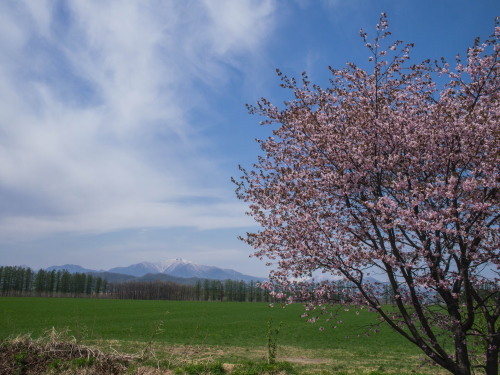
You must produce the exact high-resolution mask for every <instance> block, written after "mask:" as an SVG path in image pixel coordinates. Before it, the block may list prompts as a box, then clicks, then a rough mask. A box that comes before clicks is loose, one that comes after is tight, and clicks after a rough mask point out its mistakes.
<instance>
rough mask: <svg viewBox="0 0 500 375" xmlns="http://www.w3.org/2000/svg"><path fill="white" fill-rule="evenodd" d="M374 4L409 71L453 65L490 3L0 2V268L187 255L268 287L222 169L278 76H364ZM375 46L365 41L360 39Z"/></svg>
mask: <svg viewBox="0 0 500 375" xmlns="http://www.w3.org/2000/svg"><path fill="white" fill-rule="evenodd" d="M382 11H385V12H387V14H388V16H389V24H390V30H391V31H392V33H393V36H394V37H395V38H397V39H401V40H404V41H405V42H413V43H415V49H414V51H413V54H412V61H414V62H419V61H420V60H423V59H426V58H432V59H434V58H439V57H441V56H444V57H445V58H447V59H448V60H449V61H453V59H454V56H455V55H456V54H457V53H461V54H463V53H464V52H465V49H466V48H467V46H469V45H470V44H471V43H472V41H473V39H474V38H475V37H476V36H481V37H483V38H484V37H486V36H488V35H489V34H491V32H492V31H493V23H494V17H495V16H498V15H500V3H498V2H497V1H495V0H433V1H430V0H420V1H414V0H380V1H377V0H310V1H308V0H288V1H286V0H186V1H183V0H178V1H174V0H172V1H168V0H165V1H159V0H158V1H145V0H143V1H103V0H95V1H94V0H74V1H44V0H31V1H28V0H26V1H22V0H19V1H18V0H6V1H2V2H0V51H1V53H0V264H2V265H28V266H31V267H33V268H40V267H47V266H50V265H60V264H65V263H73V264H80V265H82V266H84V267H88V268H94V269H108V268H111V267H115V266H126V265H129V264H132V263H137V262H140V261H157V260H163V259H169V258H177V257H183V258H186V259H189V260H192V261H194V262H196V263H201V264H207V265H216V266H222V267H226V268H233V269H236V270H238V271H240V272H244V273H247V274H253V275H256V276H265V275H266V274H267V270H266V268H265V266H264V264H263V263H262V262H260V261H258V260H256V259H250V258H249V255H250V254H251V252H252V249H251V248H249V247H248V246H247V245H245V244H243V243H241V242H240V241H239V240H238V239H237V236H238V235H239V234H244V233H245V232H246V231H252V230H256V229H257V228H256V227H255V226H254V224H253V222H252V220H251V219H250V218H249V217H247V216H246V215H245V214H244V212H245V206H244V204H242V202H238V200H237V199H236V198H235V195H234V186H233V185H232V184H231V182H230V178H231V176H239V172H238V164H242V165H246V166H249V165H250V164H251V163H252V161H254V160H255V159H256V157H257V155H258V153H259V149H258V147H257V145H256V143H255V141H254V139H255V138H264V137H266V136H267V135H268V134H269V132H270V129H269V128H265V127H260V126H259V125H258V122H259V119H258V118H256V117H252V116H250V115H248V114H247V112H246V109H245V103H255V102H256V101H257V100H258V99H259V98H260V97H266V98H268V99H271V100H272V101H273V102H275V103H276V104H279V103H280V102H282V101H283V100H285V99H287V98H289V96H288V93H286V92H284V91H283V90H282V89H280V88H279V80H278V79H277V77H276V73H275V69H276V68H277V67H279V68H280V69H281V70H282V71H283V72H285V73H287V74H288V75H292V76H293V75H295V76H298V75H299V74H300V73H301V72H302V71H304V70H305V71H307V72H308V73H309V75H310V77H311V79H312V80H313V81H314V82H316V83H320V84H326V82H327V79H328V74H329V73H328V69H327V67H328V65H331V66H333V67H335V68H342V67H343V66H344V65H345V62H346V61H352V62H354V63H357V64H359V65H362V66H368V65H367V61H368V56H369V54H368V51H367V50H366V49H365V47H364V46H363V43H362V41H361V39H360V38H359V29H360V28H363V29H365V30H366V31H367V32H368V33H369V35H370V33H372V32H373V30H374V26H375V24H376V23H377V21H378V18H379V15H380V13H381V12H382ZM371 35H373V34H371Z"/></svg>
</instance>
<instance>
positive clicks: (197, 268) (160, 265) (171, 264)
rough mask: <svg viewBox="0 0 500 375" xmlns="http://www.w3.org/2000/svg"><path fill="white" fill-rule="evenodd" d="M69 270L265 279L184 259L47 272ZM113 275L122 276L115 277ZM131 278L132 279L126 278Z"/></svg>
mask: <svg viewBox="0 0 500 375" xmlns="http://www.w3.org/2000/svg"><path fill="white" fill-rule="evenodd" d="M63 269H65V270H67V271H68V272H71V273H76V272H79V273H91V274H95V275H103V276H107V277H105V278H110V279H113V278H116V279H120V280H121V279H127V281H129V280H130V281H131V280H141V279H144V278H145V276H147V277H146V279H151V278H154V277H153V276H152V275H156V274H158V275H167V276H170V277H172V278H173V279H176V278H181V279H212V280H243V281H247V282H248V281H263V280H265V278H263V277H257V276H251V275H246V274H243V273H241V272H238V271H235V270H233V269H228V268H220V267H216V266H206V265H202V264H196V263H193V262H191V261H189V260H186V259H183V258H175V259H167V260H162V261H158V262H146V261H145V262H140V263H135V264H131V265H129V266H126V267H113V268H110V269H109V270H99V271H97V270H92V269H88V268H84V267H81V266H79V265H75V264H65V265H62V266H50V267H47V268H46V270H47V271H52V270H56V271H58V270H63ZM113 275H122V276H121V277H120V276H113ZM125 276H131V277H132V278H129V277H125ZM156 279H165V278H164V277H156Z"/></svg>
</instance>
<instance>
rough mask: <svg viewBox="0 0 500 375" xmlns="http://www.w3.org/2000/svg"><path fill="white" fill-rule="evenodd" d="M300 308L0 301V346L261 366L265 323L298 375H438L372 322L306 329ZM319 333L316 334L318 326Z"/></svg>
mask: <svg viewBox="0 0 500 375" xmlns="http://www.w3.org/2000/svg"><path fill="white" fill-rule="evenodd" d="M302 313H303V307H302V306H301V305H298V304H296V305H290V306H287V307H286V308H281V307H280V306H278V305H277V306H275V307H274V308H270V307H269V306H268V305H267V304H265V303H238V302H234V303H232V302H183V301H137V300H109V299H76V298H28V297H21V298H15V297H2V298H0V339H8V338H13V337H16V336H19V335H24V334H31V336H32V337H33V338H37V337H40V336H43V335H45V334H46V332H47V331H48V330H50V329H52V327H53V328H54V329H55V330H56V331H57V332H65V335H66V336H67V337H72V338H74V340H76V342H79V343H82V344H85V345H94V346H96V347H98V348H100V349H101V350H104V351H105V350H117V351H120V352H125V353H136V352H138V351H140V350H144V349H145V348H147V349H148V350H151V351H153V352H154V353H155V357H156V358H158V359H162V358H163V359H165V358H168V359H175V360H177V361H184V362H189V361H190V362H200V361H201V362H203V361H205V362H206V361H220V362H223V363H239V362H242V361H245V360H254V361H264V360H265V359H266V355H267V347H266V345H267V337H268V333H267V331H268V322H269V320H270V319H272V324H273V326H274V327H277V326H278V324H279V322H283V324H282V328H281V331H280V332H279V334H278V336H277V343H278V350H277V360H278V361H287V362H290V363H292V364H294V365H295V367H296V368H297V369H298V370H299V372H300V373H304V374H306V373H307V374H351V373H352V374H358V373H366V374H370V373H371V374H374V375H375V374H376V375H380V374H386V373H387V374H390V373H402V374H410V373H413V374H415V373H422V374H436V373H438V372H437V369H436V368H431V367H429V366H427V367H420V364H421V363H420V361H419V359H418V357H419V356H420V353H419V351H418V350H417V349H416V348H413V347H412V346H411V344H410V343H407V342H406V341H405V340H404V339H403V338H401V337H400V336H399V335H397V334H395V333H393V332H392V331H391V330H390V329H389V328H388V327H384V326H382V327H381V331H380V332H379V333H376V334H372V335H370V336H366V335H365V332H366V327H367V326H368V325H369V324H372V323H375V322H376V320H375V318H376V316H375V315H374V314H372V313H369V312H365V311H361V312H360V314H359V316H358V315H356V314H355V312H354V311H342V317H341V320H342V321H343V324H337V323H334V322H330V324H332V323H333V324H335V325H336V326H337V328H335V329H334V328H332V327H330V326H328V325H326V324H325V323H324V322H323V323H320V322H318V323H315V324H309V323H307V322H306V320H305V319H303V318H301V317H300V315H301V314H302ZM322 324H323V325H324V327H325V330H324V331H320V330H319V328H320V327H321V325H322Z"/></svg>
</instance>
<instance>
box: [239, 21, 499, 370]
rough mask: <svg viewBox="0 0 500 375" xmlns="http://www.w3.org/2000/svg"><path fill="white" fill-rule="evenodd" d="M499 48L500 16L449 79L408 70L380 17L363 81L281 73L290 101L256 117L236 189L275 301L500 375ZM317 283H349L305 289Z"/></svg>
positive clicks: (439, 360)
mask: <svg viewBox="0 0 500 375" xmlns="http://www.w3.org/2000/svg"><path fill="white" fill-rule="evenodd" d="M499 37H500V27H499V22H498V19H497V20H496V22H495V32H494V34H493V35H492V36H490V37H489V39H487V40H486V41H484V42H481V41H480V40H479V39H476V40H475V41H474V43H473V45H472V46H471V47H470V48H469V49H468V50H467V54H466V56H465V57H464V58H460V57H457V62H456V64H455V67H454V68H452V67H450V65H449V64H448V63H447V62H446V61H445V60H444V59H441V60H440V61H434V62H431V61H430V60H427V61H424V62H422V63H420V64H417V65H410V62H409V54H410V52H411V49H412V47H413V45H411V44H408V45H405V44H403V43H402V42H401V41H394V42H391V38H390V32H389V30H388V23H387V18H386V16H385V14H382V16H381V18H380V21H379V23H378V25H377V27H376V35H375V38H374V40H373V42H371V43H370V42H368V40H367V34H366V33H365V32H364V31H363V30H361V38H362V39H363V41H364V43H365V45H366V47H367V48H368V50H369V52H370V55H369V61H370V62H371V64H372V65H373V68H372V69H370V71H369V72H368V71H366V70H363V69H362V68H360V67H358V66H357V65H355V64H353V63H348V64H347V66H346V67H345V69H343V70H336V69H333V68H330V70H331V73H332V76H331V79H330V85H329V87H327V88H322V87H319V86H318V85H315V84H312V83H311V82H310V80H309V78H308V76H307V75H306V74H305V73H303V75H302V79H301V80H298V81H297V80H295V79H294V78H289V77H287V76H286V75H284V74H283V73H281V72H280V71H279V70H278V75H279V76H280V78H281V86H282V87H284V88H285V89H289V90H291V92H292V93H293V99H292V100H290V101H288V102H285V104H284V108H282V109H280V108H278V107H276V106H275V105H273V104H272V103H271V102H270V101H268V100H267V99H261V100H260V101H259V102H258V103H257V105H256V106H249V111H250V113H252V114H258V115H261V116H263V117H264V120H263V121H262V124H268V125H274V128H273V135H272V136H271V137H269V138H267V139H265V140H260V141H259V143H260V146H261V148H262V150H263V155H261V156H260V157H259V158H258V161H257V162H256V164H254V166H253V168H252V169H251V170H248V169H244V168H241V170H242V176H241V178H240V179H239V180H234V182H235V183H236V184H237V185H238V186H237V195H238V197H239V198H240V199H242V200H244V201H246V202H248V203H249V212H248V213H249V215H251V216H252V217H253V218H254V219H255V220H256V221H257V223H258V224H259V225H260V227H261V229H260V230H259V231H257V232H255V233H247V235H246V237H244V238H242V239H243V240H244V241H245V242H247V243H248V244H250V245H251V246H253V247H254V248H255V249H256V251H255V254H254V255H255V256H257V257H259V258H261V259H269V260H270V262H271V263H272V264H273V266H274V270H273V271H271V274H270V280H271V282H270V283H269V284H268V285H267V287H268V288H270V289H272V290H273V293H275V295H276V296H277V297H287V300H288V301H289V302H293V301H301V302H306V310H307V311H306V312H305V314H304V316H307V317H308V318H309V320H310V321H316V320H318V319H324V320H325V321H328V320H329V319H330V320H331V319H335V309H334V308H333V307H332V306H339V304H347V305H350V306H352V308H354V309H358V308H367V309H370V310H372V311H374V312H376V313H378V315H379V319H380V321H381V322H383V323H386V324H389V325H390V327H392V328H393V329H394V330H395V331H396V332H398V333H399V334H401V335H403V336H404V337H405V338H406V339H408V340H409V341H410V342H412V343H413V344H415V345H416V346H418V347H419V348H420V349H421V350H422V351H423V352H424V353H425V355H426V356H427V357H428V358H430V359H431V360H432V362H434V363H435V364H437V365H440V366H442V367H443V368H445V369H447V370H449V371H450V372H451V373H453V374H463V375H465V374H471V373H472V371H474V368H483V369H484V371H485V373H486V374H489V375H497V374H498V359H499V358H498V348H499V346H500V334H499V331H498V330H499V327H498V326H499V325H498V317H499V311H500V297H499V291H498V289H499V281H500V279H499V278H498V275H499V268H500V260H499V259H500V257H499V241H498V227H499V225H498V222H499V210H498V208H499V199H498V188H499V182H500V175H499V144H500V143H499V136H500V127H499V114H500V110H499V89H500V86H499V78H498V76H499V59H498V53H499V50H500V48H499V44H498V39H499ZM315 272H324V273H328V274H331V275H334V276H337V277H342V278H343V282H342V283H338V282H337V283H335V282H321V283H314V282H305V281H302V282H300V281H297V280H304V279H306V278H307V277H309V276H311V275H312V274H313V273H315ZM370 273H379V274H380V273H383V274H384V275H385V280H387V281H386V282H385V283H376V282H370V278H369V277H368V276H369V275H370ZM294 280H295V281H294ZM384 288H385V290H386V293H385V294H386V297H387V289H389V292H390V295H391V296H392V298H393V299H394V305H387V304H383V301H384V300H383V294H384V293H383V290H384ZM321 329H323V327H321Z"/></svg>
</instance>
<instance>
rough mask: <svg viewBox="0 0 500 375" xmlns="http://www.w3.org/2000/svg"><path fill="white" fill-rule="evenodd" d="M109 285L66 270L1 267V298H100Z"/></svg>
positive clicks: (95, 278)
mask: <svg viewBox="0 0 500 375" xmlns="http://www.w3.org/2000/svg"><path fill="white" fill-rule="evenodd" d="M107 287H108V282H107V281H106V280H105V279H103V278H101V277H96V276H93V275H90V274H84V273H70V272H68V271H66V270H63V271H55V270H52V271H46V270H43V269H40V270H39V271H38V272H34V271H33V270H32V269H31V268H24V267H9V266H6V267H0V293H1V295H2V296H18V295H30V296H50V297H55V296H67V295H71V296H81V295H99V294H101V293H104V292H105V291H106V290H107Z"/></svg>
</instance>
